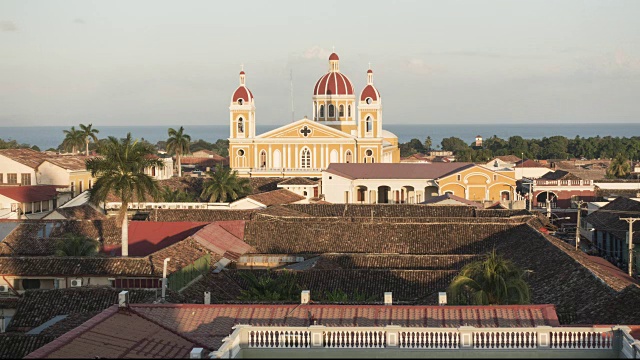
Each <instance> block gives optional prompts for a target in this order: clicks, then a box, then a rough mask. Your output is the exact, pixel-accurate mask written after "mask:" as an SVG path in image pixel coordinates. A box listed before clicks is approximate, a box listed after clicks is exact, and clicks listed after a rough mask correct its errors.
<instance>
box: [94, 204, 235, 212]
mask: <svg viewBox="0 0 640 360" xmlns="http://www.w3.org/2000/svg"><path fill="white" fill-rule="evenodd" d="M104 206H105V209H107V210H120V207H121V206H122V203H121V202H107V203H105V204H104ZM230 208H231V204H229V203H203V202H136V203H129V205H128V206H127V209H129V210H153V209H208V210H228V209H230Z"/></svg>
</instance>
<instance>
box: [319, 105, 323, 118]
mask: <svg viewBox="0 0 640 360" xmlns="http://www.w3.org/2000/svg"><path fill="white" fill-rule="evenodd" d="M318 117H319V118H321V119H323V118H324V105H320V111H319V115H318Z"/></svg>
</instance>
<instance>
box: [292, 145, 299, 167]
mask: <svg viewBox="0 0 640 360" xmlns="http://www.w3.org/2000/svg"><path fill="white" fill-rule="evenodd" d="M299 157H300V153H299V152H298V144H296V147H295V152H294V153H293V163H294V164H295V165H294V166H293V167H294V168H296V169H299V168H300V165H299V164H298V158H299Z"/></svg>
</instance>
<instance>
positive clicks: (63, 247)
mask: <svg viewBox="0 0 640 360" xmlns="http://www.w3.org/2000/svg"><path fill="white" fill-rule="evenodd" d="M99 246H100V243H99V242H97V241H96V240H93V239H89V238H88V237H86V236H82V235H77V234H65V235H64V236H63V238H62V239H60V240H58V241H56V256H93V255H95V254H97V253H98V248H99Z"/></svg>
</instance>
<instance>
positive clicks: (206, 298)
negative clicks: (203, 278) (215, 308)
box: [204, 291, 211, 305]
mask: <svg viewBox="0 0 640 360" xmlns="http://www.w3.org/2000/svg"><path fill="white" fill-rule="evenodd" d="M204 304H205V305H211V292H209V291H205V292H204Z"/></svg>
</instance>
